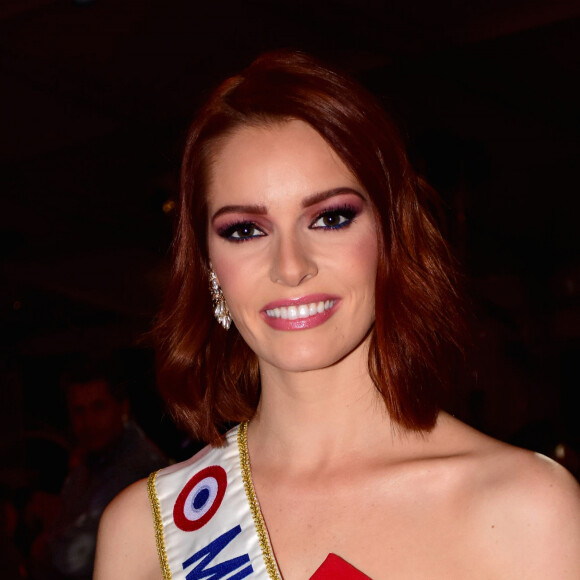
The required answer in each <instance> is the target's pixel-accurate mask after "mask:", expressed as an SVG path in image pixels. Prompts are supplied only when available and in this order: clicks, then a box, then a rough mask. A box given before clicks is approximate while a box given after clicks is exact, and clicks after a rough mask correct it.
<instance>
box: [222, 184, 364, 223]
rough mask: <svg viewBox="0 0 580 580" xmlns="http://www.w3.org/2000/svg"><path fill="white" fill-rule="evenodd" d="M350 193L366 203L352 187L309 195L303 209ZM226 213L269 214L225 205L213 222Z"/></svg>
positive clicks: (261, 207)
mask: <svg viewBox="0 0 580 580" xmlns="http://www.w3.org/2000/svg"><path fill="white" fill-rule="evenodd" d="M348 193H352V194H354V195H356V196H358V197H360V198H361V199H362V200H363V201H366V198H365V197H364V195H363V194H362V193H360V192H359V191H357V190H356V189H352V188H350V187H335V188H334V189H328V190H326V191H319V192H317V193H313V194H312V195H309V196H308V197H307V198H306V199H304V200H303V201H302V207H303V208H307V207H311V206H313V205H316V204H317V203H320V202H321V201H324V200H326V199H329V198H331V197H335V196H337V195H342V194H348ZM226 213H250V214H256V215H266V214H267V213H268V209H267V208H266V206H265V205H224V206H223V207H220V209H218V210H217V211H216V212H215V213H214V214H213V216H212V218H211V221H212V222H213V221H214V220H215V219H216V218H218V217H219V216H221V215H223V214H226Z"/></svg>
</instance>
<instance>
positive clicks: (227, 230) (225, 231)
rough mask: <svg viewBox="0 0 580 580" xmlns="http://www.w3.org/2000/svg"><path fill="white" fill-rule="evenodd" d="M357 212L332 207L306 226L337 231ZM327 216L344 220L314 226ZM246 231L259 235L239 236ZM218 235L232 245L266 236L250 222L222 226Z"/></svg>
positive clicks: (353, 217) (348, 206) (352, 208)
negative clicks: (256, 232) (242, 231)
mask: <svg viewBox="0 0 580 580" xmlns="http://www.w3.org/2000/svg"><path fill="white" fill-rule="evenodd" d="M357 214H358V211H357V210H356V209H355V208H354V207H352V206H351V205H342V206H340V207H333V208H328V209H325V210H324V211H321V212H320V213H319V214H318V215H317V216H316V218H314V220H313V221H312V223H311V224H310V225H309V226H308V228H309V229H311V230H327V231H330V230H339V229H342V228H345V227H348V226H349V225H350V224H351V223H352V222H353V221H354V219H355V218H356V216H357ZM328 216H333V217H338V218H339V219H340V218H341V217H342V218H345V219H344V221H342V222H340V221H339V223H337V224H334V225H323V226H315V225H314V224H315V223H316V222H317V221H319V220H320V219H322V218H324V217H328ZM243 229H246V230H250V231H258V232H260V233H258V234H254V235H248V236H245V237H241V236H239V233H240V231H241V230H243ZM236 233H237V234H238V236H234V234H236ZM218 235H219V236H220V237H222V238H225V239H226V240H229V241H231V242H234V243H240V242H248V241H250V240H254V239H255V238H262V237H264V236H266V235H267V234H266V233H265V232H264V231H263V230H261V229H260V228H259V227H258V226H257V225H256V224H255V223H254V222H251V221H240V222H236V223H233V224H230V225H227V226H224V227H222V228H220V229H219V230H218Z"/></svg>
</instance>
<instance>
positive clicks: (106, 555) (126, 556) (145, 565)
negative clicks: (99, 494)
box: [94, 479, 161, 580]
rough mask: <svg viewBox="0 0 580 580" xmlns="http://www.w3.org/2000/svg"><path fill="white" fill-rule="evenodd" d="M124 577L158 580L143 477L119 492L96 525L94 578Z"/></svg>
mask: <svg viewBox="0 0 580 580" xmlns="http://www.w3.org/2000/svg"><path fill="white" fill-rule="evenodd" d="M125 578H142V579H143V580H160V579H161V568H160V566H159V561H158V556H157V547H156V540H155V527H154V522H153V513H152V509H151V504H150V501H149V496H148V492H147V480H146V479H143V480H141V481H138V482H136V483H134V484H132V485H130V486H129V487H128V488H127V489H125V490H124V491H122V492H121V493H120V494H119V495H118V496H117V497H116V498H115V499H114V500H113V501H112V502H111V503H110V504H109V506H108V507H107V509H106V510H105V512H104V513H103V516H102V517H101V522H100V524H99V535H98V540H97V555H96V560H95V573H94V579H95V580H105V579H106V580H115V579H119V580H121V579H125Z"/></svg>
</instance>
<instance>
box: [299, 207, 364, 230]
mask: <svg viewBox="0 0 580 580" xmlns="http://www.w3.org/2000/svg"><path fill="white" fill-rule="evenodd" d="M357 215H358V212H357V210H356V209H355V208H354V207H352V205H341V206H340V207H331V208H327V209H325V210H324V211H321V212H320V213H319V214H318V215H317V216H316V218H315V219H314V221H313V222H312V223H311V224H310V226H309V228H310V229H311V230H339V229H341V228H346V227H348V226H349V225H350V224H351V223H352V222H353V221H354V219H355V218H356V216H357ZM327 216H334V217H337V216H339V217H343V218H346V219H345V220H344V221H343V222H340V223H338V224H335V225H326V226H315V225H314V224H315V223H316V222H317V221H318V220H320V219H322V218H324V217H327Z"/></svg>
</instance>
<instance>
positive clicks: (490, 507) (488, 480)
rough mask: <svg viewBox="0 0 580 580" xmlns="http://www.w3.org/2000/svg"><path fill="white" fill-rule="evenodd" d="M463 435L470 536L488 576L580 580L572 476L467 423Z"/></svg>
mask: <svg viewBox="0 0 580 580" xmlns="http://www.w3.org/2000/svg"><path fill="white" fill-rule="evenodd" d="M458 429H459V430H461V431H462V432H463V427H458ZM464 435H465V441H467V449H468V452H467V453H466V457H467V459H466V461H465V462H464V464H465V466H467V469H466V470H465V473H464V476H463V481H464V483H465V484H466V485H464V486H463V490H464V493H465V498H466V499H467V502H468V504H467V505H469V513H470V514H471V515H470V517H469V520H468V521H469V534H470V535H471V537H472V539H473V544H474V545H475V546H477V547H478V548H477V549H478V550H479V553H480V555H481V556H482V559H483V558H484V554H485V555H487V558H485V560H483V561H485V562H486V563H489V566H490V567H491V569H490V570H489V572H490V575H491V576H493V577H497V578H503V577H506V578H507V577H510V578H514V577H517V578H526V579H535V578H538V579H540V578H542V579H544V578H558V579H559V580H566V579H568V578H569V579H577V578H580V487H579V486H578V483H577V482H576V480H575V479H574V477H573V476H572V475H571V474H570V473H569V472H568V471H566V470H565V469H564V468H563V467H562V466H560V465H559V464H557V463H556V462H554V461H552V460H551V459H549V458H547V457H545V456H543V455H540V454H538V453H533V452H531V451H527V450H523V449H519V448H516V447H512V446H510V445H507V444H505V443H501V442H499V441H496V440H494V439H492V438H490V437H487V436H485V435H482V434H480V433H478V432H476V431H474V430H471V429H470V428H469V427H466V426H465V431H464ZM492 554H493V557H492V558H490V557H489V556H491V555H492Z"/></svg>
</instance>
